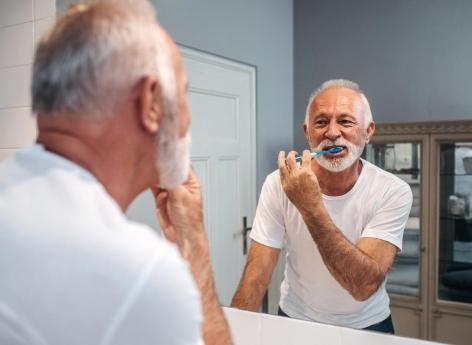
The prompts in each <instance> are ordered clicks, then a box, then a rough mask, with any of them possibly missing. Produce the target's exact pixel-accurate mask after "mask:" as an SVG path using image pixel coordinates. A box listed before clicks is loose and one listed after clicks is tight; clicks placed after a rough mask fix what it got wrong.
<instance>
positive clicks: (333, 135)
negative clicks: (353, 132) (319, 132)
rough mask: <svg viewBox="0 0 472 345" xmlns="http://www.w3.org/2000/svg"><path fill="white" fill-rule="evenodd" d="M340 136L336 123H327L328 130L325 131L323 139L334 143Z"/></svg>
mask: <svg viewBox="0 0 472 345" xmlns="http://www.w3.org/2000/svg"><path fill="white" fill-rule="evenodd" d="M340 136H341V131H340V130H339V126H338V124H337V123H336V121H331V122H330V123H329V126H328V129H327V130H326V133H325V137H326V138H327V139H329V140H331V141H335V140H336V139H337V138H339V137H340Z"/></svg>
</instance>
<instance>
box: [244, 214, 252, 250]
mask: <svg viewBox="0 0 472 345" xmlns="http://www.w3.org/2000/svg"><path fill="white" fill-rule="evenodd" d="M251 229H252V227H249V226H247V217H246V216H244V217H243V255H246V254H247V233H248V232H249V231H251Z"/></svg>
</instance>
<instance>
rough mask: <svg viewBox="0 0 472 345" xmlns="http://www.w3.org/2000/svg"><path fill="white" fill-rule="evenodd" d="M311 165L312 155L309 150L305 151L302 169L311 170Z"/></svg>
mask: <svg viewBox="0 0 472 345" xmlns="http://www.w3.org/2000/svg"><path fill="white" fill-rule="evenodd" d="M310 165H311V153H310V151H308V150H303V156H302V168H310Z"/></svg>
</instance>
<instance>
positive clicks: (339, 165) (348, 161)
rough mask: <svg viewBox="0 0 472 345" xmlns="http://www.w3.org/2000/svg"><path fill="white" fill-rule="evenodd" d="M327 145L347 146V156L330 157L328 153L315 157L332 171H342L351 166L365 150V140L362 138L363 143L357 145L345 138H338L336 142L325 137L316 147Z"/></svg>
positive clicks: (317, 148)
mask: <svg viewBox="0 0 472 345" xmlns="http://www.w3.org/2000/svg"><path fill="white" fill-rule="evenodd" d="M326 146H345V147H346V148H347V150H348V155H347V157H333V158H329V157H326V155H322V156H319V157H316V158H315V159H316V161H317V162H318V164H319V165H321V166H322V167H323V168H325V169H326V170H329V171H332V172H341V171H343V170H346V169H347V168H349V167H350V166H351V165H353V164H354V163H355V162H356V161H357V160H358V159H359V157H360V156H361V154H362V151H363V150H364V146H365V141H364V140H362V143H361V144H360V145H355V144H353V143H351V142H350V141H347V140H346V139H343V138H338V139H336V140H335V141H334V142H333V141H331V140H329V139H325V140H323V141H322V142H321V143H320V144H319V145H318V146H317V147H316V148H315V149H316V150H322V149H323V148H324V147H326Z"/></svg>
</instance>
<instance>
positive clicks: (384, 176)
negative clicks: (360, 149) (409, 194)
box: [362, 160, 410, 189]
mask: <svg viewBox="0 0 472 345" xmlns="http://www.w3.org/2000/svg"><path fill="white" fill-rule="evenodd" d="M362 163H363V165H364V169H365V174H366V179H365V181H368V183H369V184H371V185H374V186H376V187H379V188H394V189H410V186H409V185H408V183H406V182H405V181H403V180H402V179H401V178H399V177H398V176H396V175H394V174H392V173H391V172H388V171H386V170H384V169H382V168H379V167H378V166H376V165H374V164H372V163H370V162H368V161H365V160H362Z"/></svg>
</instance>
